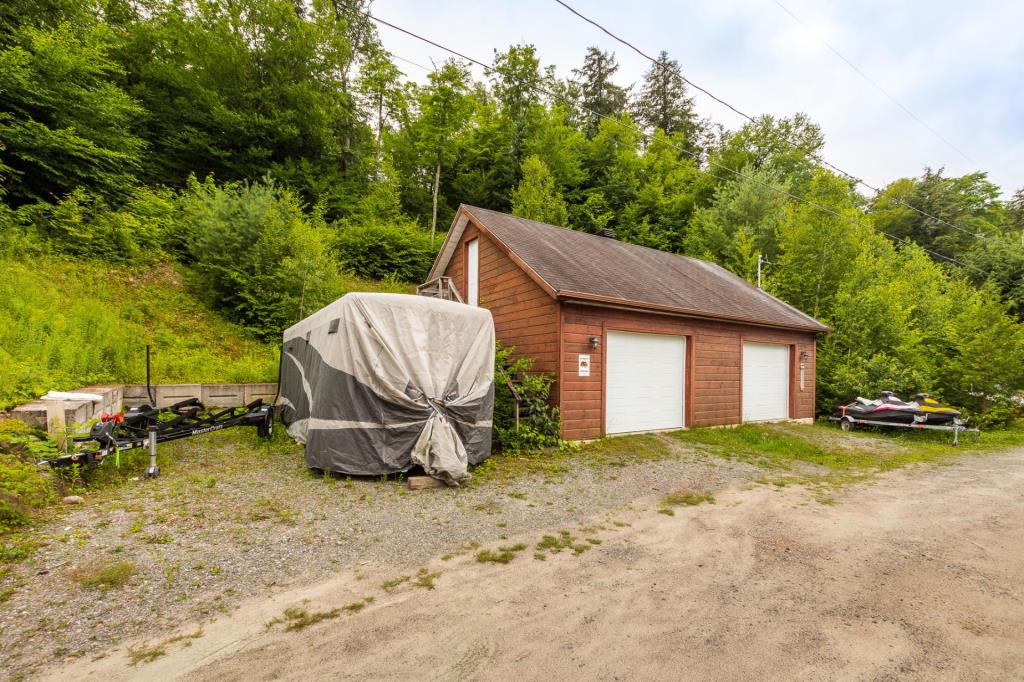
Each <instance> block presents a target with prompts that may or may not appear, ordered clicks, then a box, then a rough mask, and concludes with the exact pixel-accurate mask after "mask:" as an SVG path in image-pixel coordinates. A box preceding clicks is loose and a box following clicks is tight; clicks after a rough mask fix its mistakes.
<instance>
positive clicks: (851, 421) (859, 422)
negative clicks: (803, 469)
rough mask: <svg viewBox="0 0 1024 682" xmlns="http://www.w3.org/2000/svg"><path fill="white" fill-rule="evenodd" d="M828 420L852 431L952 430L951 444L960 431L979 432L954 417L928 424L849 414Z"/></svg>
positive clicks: (916, 418)
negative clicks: (863, 428) (866, 428)
mask: <svg viewBox="0 0 1024 682" xmlns="http://www.w3.org/2000/svg"><path fill="white" fill-rule="evenodd" d="M828 420H829V421H833V422H839V428H841V429H842V430H843V431H853V430H854V429H855V428H856V427H858V426H885V427H889V426H891V427H894V428H897V429H927V430H930V431H952V432H953V445H959V444H960V434H961V433H981V431H979V430H978V429H973V428H969V427H967V426H966V425H965V424H964V423H963V422H962V421H960V420H959V419H954V420H953V423H952V424H929V423H928V422H927V421H926V418H924V419H919V418H918V417H916V416H915V417H914V421H912V422H909V423H906V424H901V423H899V422H885V421H880V420H877V419H858V418H857V417H851V416H850V415H843V416H841V417H829V418H828Z"/></svg>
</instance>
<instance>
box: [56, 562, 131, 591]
mask: <svg viewBox="0 0 1024 682" xmlns="http://www.w3.org/2000/svg"><path fill="white" fill-rule="evenodd" d="M134 574H135V565H134V564H132V563H131V562H128V561H113V560H110V559H100V560H95V561H90V562H87V563H85V564H80V565H78V566H76V567H75V568H73V569H72V570H71V578H72V579H73V580H74V581H75V582H77V583H78V584H79V585H81V586H82V587H98V588H101V589H104V590H105V589H109V588H111V587H121V586H122V585H124V584H125V583H127V582H128V580H129V579H130V578H131V577H132V575H134Z"/></svg>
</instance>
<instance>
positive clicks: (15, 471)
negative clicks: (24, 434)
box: [0, 452, 55, 534]
mask: <svg viewBox="0 0 1024 682" xmlns="http://www.w3.org/2000/svg"><path fill="white" fill-rule="evenodd" d="M54 497H55V493H54V490H53V486H52V485H51V483H50V481H49V480H48V479H47V477H46V476H45V475H44V473H43V472H42V471H41V470H40V469H39V467H37V466H36V465H35V464H34V463H31V462H25V461H22V459H21V458H20V457H18V456H17V455H12V454H8V453H3V452H0V534H4V533H7V532H9V531H11V530H13V529H14V528H17V527H18V526H24V525H26V524H28V523H29V521H30V520H31V518H32V516H31V515H32V512H34V511H35V510H37V509H41V508H42V507H45V506H46V505H47V504H49V503H50V502H51V501H52V500H53V498H54Z"/></svg>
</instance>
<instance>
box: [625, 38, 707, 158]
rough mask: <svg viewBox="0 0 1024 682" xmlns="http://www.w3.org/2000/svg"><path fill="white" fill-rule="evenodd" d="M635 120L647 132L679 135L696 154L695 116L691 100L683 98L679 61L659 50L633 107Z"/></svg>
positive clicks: (683, 88) (684, 91) (682, 82)
mask: <svg viewBox="0 0 1024 682" xmlns="http://www.w3.org/2000/svg"><path fill="white" fill-rule="evenodd" d="M634 111H635V116H636V120H637V121H638V122H639V123H640V125H641V126H643V127H644V129H645V130H647V131H648V133H653V132H654V130H661V131H662V132H664V133H666V134H668V135H672V134H674V133H682V134H683V137H684V139H685V140H686V141H687V148H689V149H690V151H693V152H696V151H697V149H698V148H697V147H696V142H697V124H698V121H697V114H696V113H695V112H694V109H693V99H692V98H690V97H688V96H687V95H686V83H685V82H684V81H683V70H682V69H681V68H680V67H679V62H677V61H676V60H674V59H669V58H668V53H667V52H665V51H662V52H661V53H660V54H659V55H658V60H657V63H656V64H653V65H652V66H651V68H650V69H648V70H647V73H645V74H644V83H643V86H642V87H641V89H640V94H639V96H638V97H637V99H636V102H635V104H634Z"/></svg>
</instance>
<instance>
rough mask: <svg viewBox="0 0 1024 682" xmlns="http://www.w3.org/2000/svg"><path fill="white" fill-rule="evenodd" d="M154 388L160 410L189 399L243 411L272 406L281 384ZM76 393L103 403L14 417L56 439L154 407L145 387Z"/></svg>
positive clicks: (46, 404) (25, 408)
mask: <svg viewBox="0 0 1024 682" xmlns="http://www.w3.org/2000/svg"><path fill="white" fill-rule="evenodd" d="M151 388H152V389H153V393H154V398H156V406H157V407H167V406H169V405H173V404H174V403H176V402H180V401H182V400H187V399H189V398H199V400H200V402H202V403H203V404H204V405H206V406H207V407H242V406H243V405H248V404H249V403H251V402H252V401H254V400H256V399H257V398H262V399H263V401H264V402H267V403H269V402H271V401H272V400H273V399H274V396H275V395H277V384H158V385H155V386H152V387H151ZM74 392H75V393H95V394H97V395H99V396H100V400H92V401H90V400H33V401H32V402H30V403H25V404H24V405H20V406H18V407H16V408H14V410H12V413H11V416H13V417H14V418H15V419H20V420H21V421H23V422H25V423H26V424H28V425H29V426H36V427H39V428H46V429H47V431H49V433H50V434H51V435H55V436H56V435H63V434H64V432H65V430H66V429H68V428H71V429H75V430H77V429H78V427H80V426H82V425H83V424H85V423H86V422H88V421H90V420H92V419H96V418H98V417H99V416H100V415H101V414H102V413H104V412H106V413H108V414H115V413H117V412H120V411H121V410H122V409H123V408H125V407H136V406H138V405H148V404H150V399H149V396H147V395H146V385H145V384H128V385H125V386H85V387H83V388H79V389H75V391H74Z"/></svg>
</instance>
